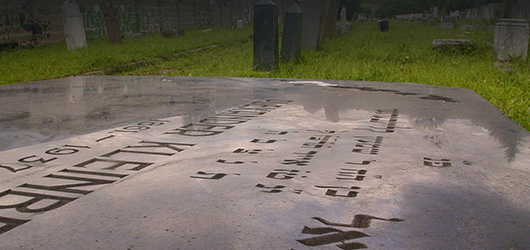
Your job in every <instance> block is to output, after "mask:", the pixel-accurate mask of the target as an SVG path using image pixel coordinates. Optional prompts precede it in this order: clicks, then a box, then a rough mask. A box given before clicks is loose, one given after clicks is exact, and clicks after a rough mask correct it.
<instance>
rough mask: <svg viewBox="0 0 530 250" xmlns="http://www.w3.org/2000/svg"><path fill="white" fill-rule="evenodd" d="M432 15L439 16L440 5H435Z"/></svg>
mask: <svg viewBox="0 0 530 250" xmlns="http://www.w3.org/2000/svg"><path fill="white" fill-rule="evenodd" d="M432 17H433V18H434V19H436V18H438V6H434V9H433V10H432Z"/></svg>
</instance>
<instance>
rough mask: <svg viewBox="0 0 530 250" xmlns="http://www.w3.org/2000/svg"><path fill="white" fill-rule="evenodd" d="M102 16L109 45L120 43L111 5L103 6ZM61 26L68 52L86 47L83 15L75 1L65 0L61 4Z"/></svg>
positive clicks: (116, 20) (117, 26) (118, 27)
mask: <svg viewBox="0 0 530 250" xmlns="http://www.w3.org/2000/svg"><path fill="white" fill-rule="evenodd" d="M103 15H104V19H105V27H106V28H107V35H108V38H109V41H110V43H121V34H120V26H119V24H118V18H117V17H116V15H117V13H116V11H115V10H114V8H113V7H112V5H111V4H106V5H105V7H104V9H103ZM63 25H64V34H65V38H66V46H67V48H68V50H75V49H82V48H86V47H87V39H86V34H85V28H84V24H83V15H82V14H81V11H80V10H79V4H78V3H77V2H76V1H75V0H65V1H64V2H63Z"/></svg>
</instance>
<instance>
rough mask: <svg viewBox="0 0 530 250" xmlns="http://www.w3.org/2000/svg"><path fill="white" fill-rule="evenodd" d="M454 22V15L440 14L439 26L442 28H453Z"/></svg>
mask: <svg viewBox="0 0 530 250" xmlns="http://www.w3.org/2000/svg"><path fill="white" fill-rule="evenodd" d="M455 23H456V17H454V16H442V23H441V25H440V27H442V28H453V27H454V26H455Z"/></svg>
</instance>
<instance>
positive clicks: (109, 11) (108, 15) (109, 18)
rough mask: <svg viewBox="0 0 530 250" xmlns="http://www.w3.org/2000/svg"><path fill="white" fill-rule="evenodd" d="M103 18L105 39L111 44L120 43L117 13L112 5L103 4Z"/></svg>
mask: <svg viewBox="0 0 530 250" xmlns="http://www.w3.org/2000/svg"><path fill="white" fill-rule="evenodd" d="M103 14H104V16H105V27H106V28H107V37H108V39H109V42H110V43H111V44H113V43H121V33H120V24H119V23H118V18H117V17H116V15H117V13H116V11H115V10H114V7H113V6H112V4H105V7H104V9H103Z"/></svg>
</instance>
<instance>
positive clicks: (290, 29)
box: [281, 3, 304, 61]
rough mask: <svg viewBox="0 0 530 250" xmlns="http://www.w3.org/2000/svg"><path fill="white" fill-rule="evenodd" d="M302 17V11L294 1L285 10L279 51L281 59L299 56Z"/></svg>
mask: <svg viewBox="0 0 530 250" xmlns="http://www.w3.org/2000/svg"><path fill="white" fill-rule="evenodd" d="M303 19H304V12H303V11H302V9H301V8H300V6H298V4H296V3H295V4H293V5H292V6H291V7H290V8H289V9H288V10H287V11H286V12H285V24H284V27H283V39H282V52H281V58H282V60H283V61H291V60H296V59H298V57H300V51H301V47H302V22H303Z"/></svg>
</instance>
